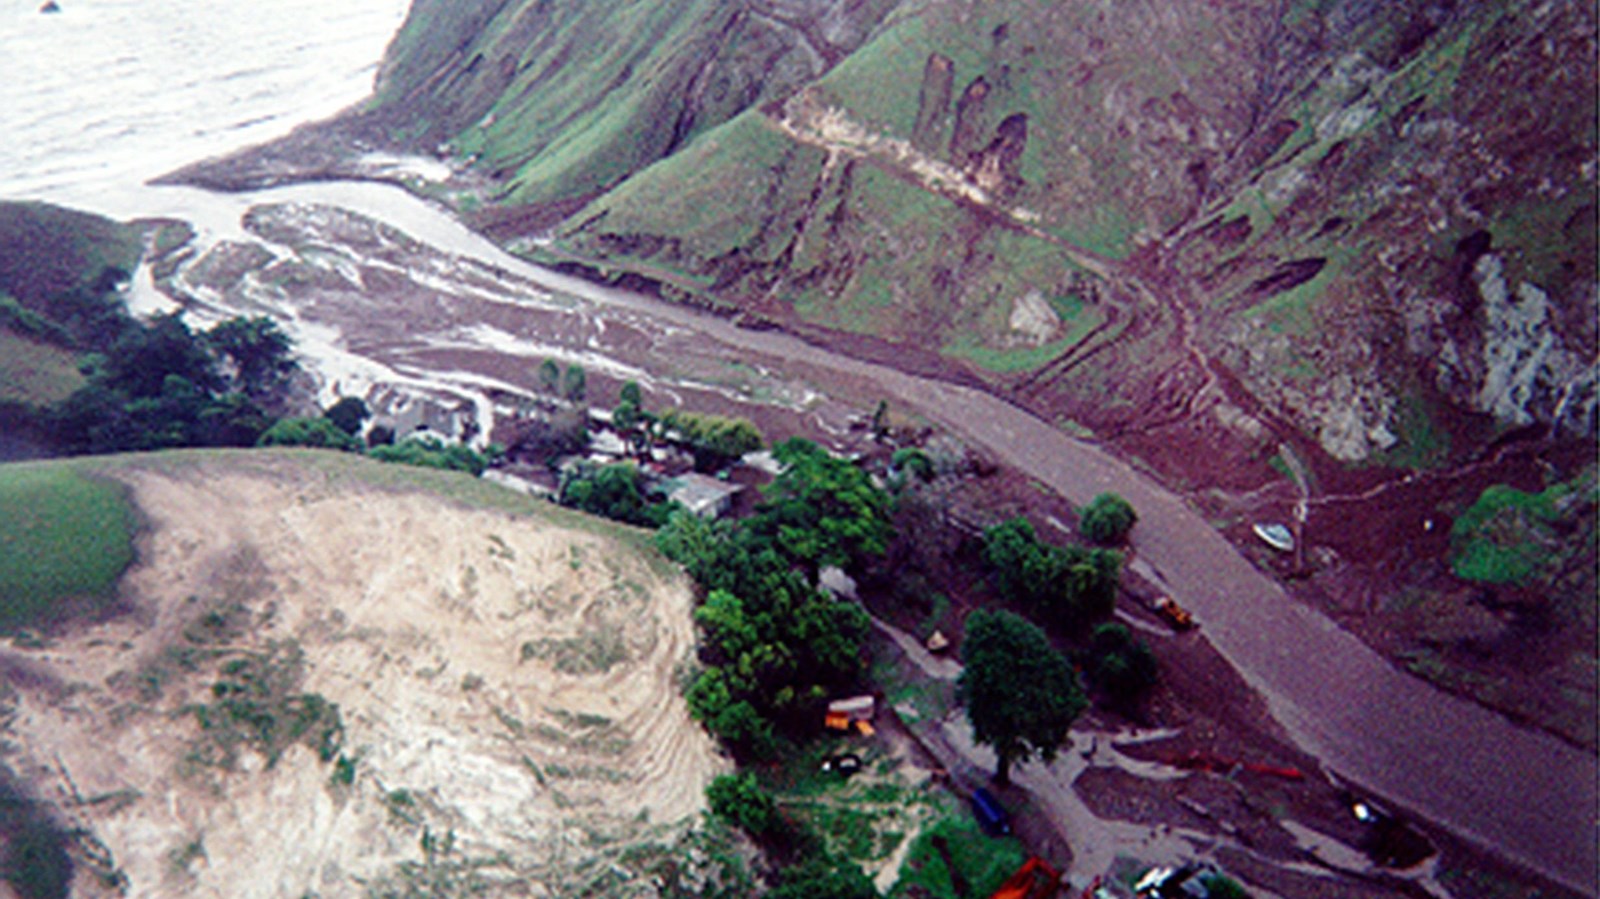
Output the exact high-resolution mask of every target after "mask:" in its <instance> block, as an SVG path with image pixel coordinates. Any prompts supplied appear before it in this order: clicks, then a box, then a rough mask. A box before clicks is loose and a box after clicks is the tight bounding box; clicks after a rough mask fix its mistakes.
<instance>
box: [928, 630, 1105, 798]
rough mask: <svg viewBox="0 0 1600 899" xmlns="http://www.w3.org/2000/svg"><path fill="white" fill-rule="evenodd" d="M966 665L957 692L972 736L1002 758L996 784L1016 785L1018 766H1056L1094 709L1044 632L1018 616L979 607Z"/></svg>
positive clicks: (963, 654)
mask: <svg viewBox="0 0 1600 899" xmlns="http://www.w3.org/2000/svg"><path fill="white" fill-rule="evenodd" d="M961 661H962V663H963V665H964V667H963V668H962V670H961V676H960V677H959V678H958V679H957V681H956V694H957V697H958V698H959V699H960V701H961V703H962V704H963V705H965V706H966V709H967V720H968V722H969V723H971V725H972V734H973V738H974V739H975V740H977V742H979V743H981V744H984V745H986V746H990V747H992V748H993V749H994V751H995V755H996V756H997V757H998V759H999V767H998V769H997V770H996V772H995V780H996V781H998V782H999V783H1001V784H1006V783H1010V779H1011V765H1012V764H1013V763H1014V762H1019V761H1027V760H1028V759H1030V758H1033V757H1034V756H1038V757H1039V758H1041V759H1043V760H1044V761H1046V762H1050V761H1052V760H1054V759H1055V756H1056V750H1057V748H1058V747H1059V746H1060V745H1061V743H1062V741H1064V740H1065V739H1066V738H1067V730H1068V728H1070V727H1071V726H1072V722H1073V720H1074V719H1076V718H1077V717H1078V714H1079V713H1080V712H1082V711H1083V708H1084V706H1085V705H1086V704H1087V703H1086V700H1085V699H1084V696H1083V690H1082V688H1080V687H1079V685H1078V678H1077V676H1076V675H1075V674H1073V671H1072V668H1071V666H1070V665H1068V664H1067V660H1066V659H1065V658H1063V657H1062V656H1061V654H1060V653H1058V652H1056V651H1055V650H1054V649H1052V648H1051V647H1050V641H1049V640H1047V639H1046V638H1045V635H1044V632H1043V631H1041V630H1039V628H1038V627H1037V626H1035V625H1033V624H1032V623H1030V622H1028V621H1026V620H1025V619H1023V618H1021V617H1019V616H1017V615H1015V614H1013V613H1011V612H1005V611H999V612H996V611H990V610H988V609H978V610H976V611H974V612H973V613H972V614H970V615H968V616H967V622H966V638H965V640H964V642H963V643H962V647H961Z"/></svg>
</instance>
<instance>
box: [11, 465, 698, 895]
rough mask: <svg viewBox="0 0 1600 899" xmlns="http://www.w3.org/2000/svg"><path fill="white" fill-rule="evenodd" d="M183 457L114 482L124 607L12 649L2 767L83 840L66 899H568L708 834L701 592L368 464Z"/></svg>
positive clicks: (588, 537)
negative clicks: (123, 542) (696, 701)
mask: <svg viewBox="0 0 1600 899" xmlns="http://www.w3.org/2000/svg"><path fill="white" fill-rule="evenodd" d="M170 458H171V457H149V459H150V461H148V462H145V461H135V462H133V463H131V464H124V467H120V468H116V469H115V470H114V471H113V472H112V473H113V474H114V475H115V476H116V477H119V478H121V479H123V480H125V481H127V482H128V483H129V484H130V485H131V486H132V488H133V494H134V499H135V501H136V503H137V506H138V508H139V510H140V512H141V514H142V515H143V516H144V519H145V522H146V524H147V530H146V531H145V533H144V534H143V536H142V538H141V540H140V542H139V561H138V562H137V563H136V564H135V567H134V568H133V569H131V570H130V571H129V573H128V575H127V576H126V578H125V579H124V581H123V584H122V591H123V596H124V600H125V603H126V605H127V606H128V610H127V611H126V612H125V613H123V614H120V615H117V616H115V617H113V618H110V619H109V620H106V621H103V622H100V623H98V624H93V625H86V626H79V627H77V628H75V629H73V630H71V631H70V632H65V633H61V634H56V635H53V636H49V637H47V638H45V639H43V640H41V641H29V642H27V643H26V645H25V644H24V642H23V641H15V645H13V646H10V647H6V648H0V661H4V662H6V663H7V667H8V669H9V668H16V669H17V670H24V669H25V670H26V671H27V672H28V673H29V675H30V676H29V677H28V678H25V679H24V678H8V681H9V682H10V684H11V687H10V689H9V690H7V691H5V695H4V697H3V698H4V700H5V702H4V705H5V706H7V707H8V708H7V709H6V712H7V715H6V718H5V719H4V720H5V724H4V731H5V733H4V735H3V736H4V737H5V739H6V741H7V742H6V744H5V749H4V750H3V753H4V754H3V755H0V761H3V762H4V764H5V765H7V766H9V767H10V768H11V769H12V770H13V771H14V772H16V774H17V775H18V776H19V777H20V779H21V780H22V781H23V782H24V783H26V784H28V785H30V787H31V788H32V790H33V791H34V792H35V793H36V794H37V796H38V798H39V799H41V800H44V801H45V802H47V803H50V804H53V805H54V806H56V807H57V808H58V809H59V812H60V814H61V816H62V817H63V819H64V820H63V823H64V824H66V825H68V826H69V827H75V828H81V829H82V830H83V831H84V833H85V834H86V835H85V837H84V838H83V839H82V840H80V845H79V846H78V847H77V848H76V850H75V855H76V856H77V857H78V858H79V870H78V873H77V876H76V878H75V883H74V893H75V894H79V895H96V894H97V893H98V892H99V889H100V888H99V887H97V886H96V885H95V884H96V883H97V882H99V883H101V884H103V885H107V887H108V889H111V890H114V889H115V886H114V884H115V883H117V882H118V881H119V879H120V881H121V882H122V883H124V884H125V885H126V888H127V891H128V893H129V894H131V895H163V896H218V897H222V896H228V897H244V896H262V897H267V896H294V897H299V896H303V895H318V896H325V897H328V896H347V895H366V894H368V893H369V892H377V893H380V894H381V893H384V892H388V891H393V892H396V893H399V894H409V893H408V890H421V892H422V893H423V894H431V895H455V894H456V893H457V892H465V891H467V890H468V889H471V888H474V887H477V886H483V887H486V888H488V891H489V892H488V894H490V895H498V894H505V895H527V896H541V895H555V894H558V893H563V892H566V891H568V890H571V889H573V888H575V887H577V886H579V885H581V884H584V883H588V882H590V881H592V880H593V879H594V878H595V877H596V876H598V875H599V874H606V873H607V872H615V871H617V870H619V869H618V868H617V866H616V865H615V864H614V862H615V860H616V859H617V858H619V857H620V856H621V855H622V853H623V852H625V851H626V850H628V849H629V848H630V847H638V846H640V845H641V844H652V845H662V844H668V843H671V842H672V841H674V840H675V839H677V838H678V836H679V835H681V833H682V831H683V830H684V829H685V828H686V826H687V824H688V823H690V822H692V820H693V819H694V818H695V817H696V816H697V814H698V812H699V810H700V809H701V807H702V803H703V798H702V797H703V790H704V787H705V784H706V783H707V782H708V781H709V780H710V779H711V778H712V777H713V776H714V775H715V774H717V773H719V772H720V771H722V770H724V767H725V766H724V763H723V762H722V761H721V760H720V758H719V757H718V755H717V753H716V750H715V747H714V746H713V744H712V743H711V741H710V740H709V739H708V738H707V737H706V736H705V734H704V733H703V732H702V731H701V730H700V729H699V727H698V726H696V725H695V724H694V723H693V722H692V721H691V720H690V719H689V717H688V715H687V713H686V711H685V708H684V705H683V702H682V700H681V698H680V697H679V695H678V691H677V689H676V687H675V686H674V672H675V671H676V670H677V669H678V667H679V666H680V665H683V664H685V663H686V662H687V660H689V659H690V658H691V656H692V651H693V638H694V634H693V624H692V621H691V619H690V614H689V612H690V607H691V602H692V597H691V593H690V585H689V582H688V581H687V580H686V579H685V578H684V577H682V576H681V575H679V574H677V573H676V572H674V571H673V570H672V569H671V568H670V567H668V566H666V565H665V564H663V563H662V562H661V560H660V559H659V557H655V556H654V555H653V554H651V553H649V552H647V551H645V550H642V549H641V548H640V547H639V546H638V545H637V543H638V541H637V540H634V539H631V538H630V537H629V536H628V535H626V534H624V533H620V532H619V533H612V532H608V531H606V530H605V529H604V528H603V527H601V526H585V525H583V524H582V523H581V522H576V521H574V522H572V523H568V521H567V519H565V518H563V517H561V516H560V515H559V514H558V512H557V511H555V510H549V509H545V508H544V507H541V506H538V505H531V504H530V505H528V506H527V507H526V508H525V509H524V510H523V511H522V512H520V513H518V512H515V511H500V510H488V509H477V508H469V507H467V506H464V505H462V504H459V503H456V502H452V501H451V500H448V499H445V498H442V497H441V496H439V495H436V494H433V493H430V492H423V491H420V490H418V489H415V488H406V487H394V486H378V482H381V481H383V480H393V477H392V476H391V475H388V474H379V475H378V476H377V477H376V478H373V477H367V474H368V473H372V472H377V471H378V469H377V466H376V465H375V464H373V463H367V462H363V461H359V460H357V461H352V462H350V463H349V464H348V471H347V466H346V463H344V462H342V461H340V462H337V463H336V464H332V465H329V464H324V463H323V462H321V461H319V462H318V463H317V464H309V465H308V464H305V461H304V460H305V459H306V458H308V457H306V456H304V455H299V456H296V455H294V454H256V453H251V454H227V455H220V456H219V455H184V456H182V457H179V461H177V462H172V461H167V460H170ZM349 472H356V473H357V475H358V476H357V477H350V476H347V475H348V473H349ZM430 477H431V476H430ZM441 483H443V482H442V481H441ZM472 489H473V490H478V489H480V488H479V487H478V485H472ZM513 508H514V507H513ZM92 859H98V861H97V862H95V861H92ZM86 860H89V861H88V862H87V863H86ZM97 874H98V875H99V877H98V878H97V877H96V875H97ZM612 879H613V882H617V881H626V880H627V877H626V876H621V875H617V876H613V878H612ZM636 886H637V887H643V884H642V883H640V884H637V885H636ZM629 892H630V889H629V888H628V887H627V886H626V884H622V885H621V886H619V887H617V888H616V889H614V890H613V892H612V893H611V894H628V893H629Z"/></svg>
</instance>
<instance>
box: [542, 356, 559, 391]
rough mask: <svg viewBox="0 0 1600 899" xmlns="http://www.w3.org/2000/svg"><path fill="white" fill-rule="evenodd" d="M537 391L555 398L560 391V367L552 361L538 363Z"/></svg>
mask: <svg viewBox="0 0 1600 899" xmlns="http://www.w3.org/2000/svg"><path fill="white" fill-rule="evenodd" d="M539 389H540V390H542V391H544V392H545V393H548V394H550V395H551V396H555V395H556V393H557V392H558V391H560V389H561V366H560V365H557V364H556V360H554V359H546V360H544V361H543V362H541V363H539Z"/></svg>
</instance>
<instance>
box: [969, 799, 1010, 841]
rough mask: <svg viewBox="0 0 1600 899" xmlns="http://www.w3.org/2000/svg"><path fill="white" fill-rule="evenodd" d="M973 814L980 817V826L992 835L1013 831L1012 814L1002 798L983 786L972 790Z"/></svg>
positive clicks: (1001, 834) (1001, 835)
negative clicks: (1001, 802) (1001, 800)
mask: <svg viewBox="0 0 1600 899" xmlns="http://www.w3.org/2000/svg"><path fill="white" fill-rule="evenodd" d="M972 814H973V815H974V816H975V817H976V818H977V819H978V826H979V827H982V828H983V832H984V833H986V834H988V835H989V836H991V837H1003V836H1006V835H1007V834H1009V833H1011V815H1010V814H1009V813H1007V812H1006V807H1005V806H1003V805H1001V804H1000V800H998V799H996V798H994V794H993V793H990V792H989V791H988V790H986V789H984V788H983V787H979V788H977V789H976V790H973V791H972Z"/></svg>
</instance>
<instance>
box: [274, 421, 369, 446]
mask: <svg viewBox="0 0 1600 899" xmlns="http://www.w3.org/2000/svg"><path fill="white" fill-rule="evenodd" d="M258 445H260V446H309V447H315V448H317V449H336V450H343V451H345V452H347V453H355V452H360V451H361V441H359V440H357V439H356V438H354V437H352V436H350V435H349V434H347V433H345V432H344V431H343V430H342V429H341V428H340V427H339V426H338V425H336V424H334V423H333V422H331V421H329V420H327V419H326V418H285V419H282V420H280V421H279V422H278V423H277V424H275V425H273V426H272V427H270V428H268V429H267V430H266V433H264V434H262V435H261V439H260V441H259V442H258Z"/></svg>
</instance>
